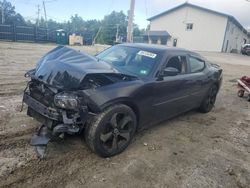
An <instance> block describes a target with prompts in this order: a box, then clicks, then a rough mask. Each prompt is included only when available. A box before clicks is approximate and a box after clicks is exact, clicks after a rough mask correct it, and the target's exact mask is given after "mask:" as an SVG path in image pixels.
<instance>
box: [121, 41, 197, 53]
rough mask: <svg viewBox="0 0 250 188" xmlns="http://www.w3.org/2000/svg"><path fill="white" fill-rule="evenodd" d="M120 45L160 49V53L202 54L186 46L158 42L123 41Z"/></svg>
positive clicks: (153, 49)
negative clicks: (165, 44)
mask: <svg viewBox="0 0 250 188" xmlns="http://www.w3.org/2000/svg"><path fill="white" fill-rule="evenodd" d="M118 45H119V46H127V47H133V48H141V49H143V50H149V51H158V52H160V53H170V54H171V52H188V53H190V54H193V55H196V56H200V54H198V53H196V52H193V51H189V50H186V49H184V48H178V47H168V46H164V45H157V44H146V43H123V44H118Z"/></svg>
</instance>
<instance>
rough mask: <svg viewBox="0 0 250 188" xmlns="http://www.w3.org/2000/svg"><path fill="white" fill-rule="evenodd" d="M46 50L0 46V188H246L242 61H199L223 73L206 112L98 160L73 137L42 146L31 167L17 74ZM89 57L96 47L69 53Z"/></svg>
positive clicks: (249, 69) (154, 130)
mask: <svg viewBox="0 0 250 188" xmlns="http://www.w3.org/2000/svg"><path fill="white" fill-rule="evenodd" d="M54 47H55V45H52V44H51V45H49V44H46V45H45V44H29V43H8V42H0V180H1V181H0V187H25V188H26V187H53V188H54V187H171V188H172V187H173V188H177V187H180V188H182V187H183V188H185V187H190V188H196V187H197V188H198V187H203V188H206V187H209V188H210V187H216V188H217V187H226V188H237V187H239V188H247V187H250V136H249V135H250V109H249V107H250V103H249V102H247V101H246V97H245V98H238V97H237V95H236V93H237V88H236V79H237V78H239V77H241V76H243V75H249V76H250V57H247V56H242V55H237V54H221V53H208V52H202V54H203V55H204V56H205V57H206V58H207V59H209V60H210V61H212V62H214V63H217V64H219V65H220V66H221V67H222V68H223V70H224V81H223V86H222V88H221V91H220V93H219V95H218V98H217V102H216V106H215V108H214V109H213V111H212V112H211V113H208V114H201V113H198V112H196V111H192V112H189V113H186V114H183V115H181V116H179V117H176V118H174V119H171V120H169V121H165V122H163V123H161V124H159V125H156V126H154V127H151V128H149V129H147V130H144V131H142V132H139V133H138V134H137V135H136V136H135V139H134V140H133V142H132V143H131V145H130V146H129V147H128V148H127V150H126V151H125V152H123V153H121V154H120V155H118V156H115V157H112V158H107V159H103V158H100V157H98V156H97V155H95V154H94V153H92V152H91V151H90V150H89V149H88V148H87V147H86V145H85V143H83V142H82V139H81V136H77V137H67V138H66V139H65V140H62V141H59V142H53V143H50V144H49V146H48V151H47V158H46V160H38V159H37V158H36V155H35V153H34V150H33V148H32V147H31V146H30V145H29V141H30V138H31V136H32V134H33V132H34V130H35V128H36V127H37V126H38V125H39V124H38V122H37V121H35V120H33V119H32V118H29V117H27V116H26V115H25V110H26V107H24V111H23V112H20V108H21V98H22V96H21V93H22V91H23V89H24V87H25V84H26V82H27V80H26V79H25V78H24V77H23V74H24V73H25V72H26V71H27V70H29V69H31V68H33V67H34V66H35V62H36V61H37V60H38V58H39V57H41V56H42V55H43V54H44V53H46V52H47V51H49V50H50V49H52V48H54ZM74 48H76V49H79V50H82V51H86V52H87V53H90V54H94V53H97V52H98V51H99V50H100V49H102V48H104V47H102V46H101V47H100V46H95V47H74Z"/></svg>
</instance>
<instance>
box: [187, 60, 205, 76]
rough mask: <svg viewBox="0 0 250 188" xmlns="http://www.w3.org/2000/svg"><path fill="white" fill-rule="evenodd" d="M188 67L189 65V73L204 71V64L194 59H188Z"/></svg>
mask: <svg viewBox="0 0 250 188" xmlns="http://www.w3.org/2000/svg"><path fill="white" fill-rule="evenodd" d="M189 65H190V72H191V73H195V72H200V71H202V70H203V69H204V67H205V62H204V61H202V60H200V59H198V58H195V57H189Z"/></svg>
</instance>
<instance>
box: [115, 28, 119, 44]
mask: <svg viewBox="0 0 250 188" xmlns="http://www.w3.org/2000/svg"><path fill="white" fill-rule="evenodd" d="M118 37H119V24H116V35H115V42H119V38H118Z"/></svg>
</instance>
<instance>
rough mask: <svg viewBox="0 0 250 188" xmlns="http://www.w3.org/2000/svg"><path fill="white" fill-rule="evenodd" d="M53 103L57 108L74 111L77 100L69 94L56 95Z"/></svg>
mask: <svg viewBox="0 0 250 188" xmlns="http://www.w3.org/2000/svg"><path fill="white" fill-rule="evenodd" d="M54 103H55V105H56V106H57V107H60V108H65V109H71V110H74V109H76V108H77V107H78V98H77V96H76V95H74V94H70V93H64V92H62V93H58V94H57V95H55V97H54Z"/></svg>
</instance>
